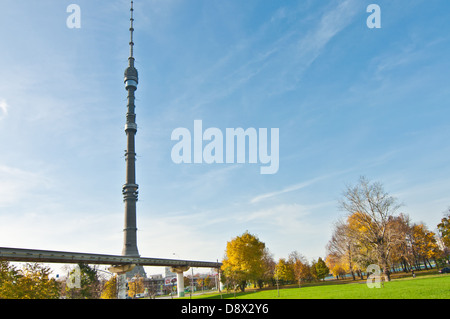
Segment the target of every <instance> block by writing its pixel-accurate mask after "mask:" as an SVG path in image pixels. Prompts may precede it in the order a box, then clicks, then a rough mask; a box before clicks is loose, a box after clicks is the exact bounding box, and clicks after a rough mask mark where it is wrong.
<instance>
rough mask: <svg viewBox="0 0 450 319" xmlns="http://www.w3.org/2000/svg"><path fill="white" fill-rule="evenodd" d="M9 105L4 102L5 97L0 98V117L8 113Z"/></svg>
mask: <svg viewBox="0 0 450 319" xmlns="http://www.w3.org/2000/svg"><path fill="white" fill-rule="evenodd" d="M8 109H9V105H8V104H7V103H6V100H5V99H1V100H0V119H2V118H4V117H6V116H7V115H8Z"/></svg>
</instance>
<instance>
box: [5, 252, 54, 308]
mask: <svg viewBox="0 0 450 319" xmlns="http://www.w3.org/2000/svg"><path fill="white" fill-rule="evenodd" d="M50 273H51V270H50V268H48V267H46V266H43V265H41V264H37V263H26V264H25V265H24V266H23V268H22V269H18V268H16V267H15V266H13V265H11V264H9V263H8V262H7V261H0V299H58V298H59V297H60V285H59V283H58V282H56V280H55V279H53V278H50V277H49V276H50Z"/></svg>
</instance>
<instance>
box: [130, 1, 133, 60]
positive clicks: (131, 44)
mask: <svg viewBox="0 0 450 319" xmlns="http://www.w3.org/2000/svg"><path fill="white" fill-rule="evenodd" d="M133 32H134V8H133V1H131V8H130V57H129V61H130V63H133V62H134V56H133V55H134V52H133V49H134V42H133ZM130 65H133V64H130Z"/></svg>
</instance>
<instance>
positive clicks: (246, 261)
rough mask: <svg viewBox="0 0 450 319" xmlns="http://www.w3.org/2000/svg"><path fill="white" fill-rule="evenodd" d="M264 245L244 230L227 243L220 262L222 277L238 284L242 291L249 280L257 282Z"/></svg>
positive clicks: (260, 274) (262, 267)
mask: <svg viewBox="0 0 450 319" xmlns="http://www.w3.org/2000/svg"><path fill="white" fill-rule="evenodd" d="M265 247H266V245H265V244H264V243H263V242H261V241H260V240H259V239H258V237H256V236H255V235H252V234H250V233H249V232H248V231H246V232H245V233H244V234H242V235H241V236H238V237H236V238H233V239H232V240H231V241H229V242H228V243H227V248H226V251H225V257H224V260H223V262H222V264H223V265H222V271H223V275H224V276H223V279H224V280H228V281H230V282H231V283H232V284H234V285H236V284H237V285H239V288H240V289H241V290H242V291H245V287H246V285H247V283H248V282H249V281H253V282H254V283H257V282H258V280H260V279H261V278H263V275H264V272H265V269H264V256H265Z"/></svg>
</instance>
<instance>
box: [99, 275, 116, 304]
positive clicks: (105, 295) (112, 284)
mask: <svg viewBox="0 0 450 319" xmlns="http://www.w3.org/2000/svg"><path fill="white" fill-rule="evenodd" d="M117 293H118V291H117V275H114V276H112V277H111V278H110V279H109V280H108V281H107V282H106V283H105V285H104V286H103V291H102V294H101V296H100V298H101V299H117Z"/></svg>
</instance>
